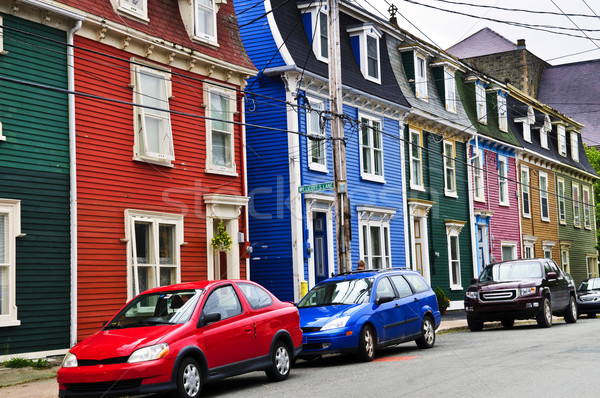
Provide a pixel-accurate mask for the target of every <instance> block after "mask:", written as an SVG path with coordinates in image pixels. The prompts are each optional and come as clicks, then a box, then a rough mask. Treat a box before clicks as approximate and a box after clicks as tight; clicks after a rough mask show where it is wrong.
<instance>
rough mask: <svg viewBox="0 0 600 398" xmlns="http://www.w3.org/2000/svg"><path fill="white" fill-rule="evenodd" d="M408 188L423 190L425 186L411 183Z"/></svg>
mask: <svg viewBox="0 0 600 398" xmlns="http://www.w3.org/2000/svg"><path fill="white" fill-rule="evenodd" d="M410 189H412V190H413V191H420V192H425V187H423V186H421V185H412V184H411V186H410Z"/></svg>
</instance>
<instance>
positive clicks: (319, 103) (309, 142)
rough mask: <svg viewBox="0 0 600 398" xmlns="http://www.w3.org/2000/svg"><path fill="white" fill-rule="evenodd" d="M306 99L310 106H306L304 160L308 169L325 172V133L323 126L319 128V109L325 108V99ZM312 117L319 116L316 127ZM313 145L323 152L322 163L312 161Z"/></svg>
mask: <svg viewBox="0 0 600 398" xmlns="http://www.w3.org/2000/svg"><path fill="white" fill-rule="evenodd" d="M307 100H308V104H309V105H310V107H307V108H306V134H307V135H308V137H307V138H306V151H307V155H306V160H307V162H308V168H309V169H310V170H314V171H320V172H323V173H327V172H328V171H329V170H328V169H327V145H326V141H325V137H326V134H325V127H324V126H323V128H321V127H322V123H321V122H320V117H321V111H324V110H325V101H324V100H321V99H318V98H315V97H308V98H307ZM314 117H318V118H319V120H317V123H318V126H319V127H318V128H314V127H315V126H314V125H313V123H314V120H313V118H314ZM311 137H322V139H321V140H314V139H311ZM315 145H318V146H320V147H321V150H322V153H323V162H322V163H321V162H314V161H313V156H312V153H313V148H314V146H315Z"/></svg>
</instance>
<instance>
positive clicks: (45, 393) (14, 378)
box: [0, 310, 467, 398]
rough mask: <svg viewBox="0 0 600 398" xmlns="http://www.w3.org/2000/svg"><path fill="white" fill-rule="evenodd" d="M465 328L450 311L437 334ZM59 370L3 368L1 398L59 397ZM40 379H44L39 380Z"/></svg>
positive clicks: (460, 317) (0, 372)
mask: <svg viewBox="0 0 600 398" xmlns="http://www.w3.org/2000/svg"><path fill="white" fill-rule="evenodd" d="M465 327H467V319H466V316H465V312H464V311H462V310H458V311H448V312H447V313H446V314H444V315H443V316H442V322H441V324H440V327H439V328H438V330H437V332H438V333H439V332H442V331H449V330H455V329H460V328H465ZM57 370H58V367H53V368H51V369H50V370H46V371H44V373H43V374H40V372H41V371H39V370H35V369H32V368H23V369H7V368H1V369H0V385H3V384H9V383H10V384H11V385H10V386H8V387H1V388H0V398H56V397H57V396H58V384H57V383H56V377H55V375H56V371H57ZM9 373H10V374H9ZM40 377H42V378H43V379H42V380H39V379H38V378H40ZM9 379H10V380H9ZM34 379H38V380H34ZM30 380H33V381H30Z"/></svg>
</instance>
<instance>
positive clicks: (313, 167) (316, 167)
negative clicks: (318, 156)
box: [308, 163, 329, 174]
mask: <svg viewBox="0 0 600 398" xmlns="http://www.w3.org/2000/svg"><path fill="white" fill-rule="evenodd" d="M308 169H309V170H312V171H318V172H319V173H325V174H329V169H327V166H326V165H322V164H318V163H309V164H308Z"/></svg>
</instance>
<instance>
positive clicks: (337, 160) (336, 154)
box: [327, 0, 352, 272]
mask: <svg viewBox="0 0 600 398" xmlns="http://www.w3.org/2000/svg"><path fill="white" fill-rule="evenodd" d="M327 8H328V21H327V22H328V30H327V35H328V44H329V98H330V112H331V139H332V142H333V178H334V182H335V202H334V203H335V232H336V240H337V266H338V272H348V271H351V270H352V257H351V256H350V241H351V238H352V236H351V234H352V229H351V224H350V199H349V198H348V185H347V181H346V142H345V141H344V124H343V122H342V120H341V115H342V114H343V107H342V68H341V63H342V58H341V51H340V19H339V8H338V0H327Z"/></svg>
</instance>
